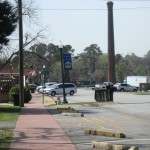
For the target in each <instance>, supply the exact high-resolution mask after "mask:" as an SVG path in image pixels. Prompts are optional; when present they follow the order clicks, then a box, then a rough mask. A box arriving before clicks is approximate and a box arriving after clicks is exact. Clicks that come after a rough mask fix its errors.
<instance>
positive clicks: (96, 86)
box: [92, 82, 114, 90]
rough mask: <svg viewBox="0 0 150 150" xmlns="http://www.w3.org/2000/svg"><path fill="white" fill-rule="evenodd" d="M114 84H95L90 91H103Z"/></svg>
mask: <svg viewBox="0 0 150 150" xmlns="http://www.w3.org/2000/svg"><path fill="white" fill-rule="evenodd" d="M113 85H114V83H112V82H103V84H95V87H92V90H95V88H103V89H105V88H106V86H113Z"/></svg>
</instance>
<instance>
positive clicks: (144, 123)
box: [50, 89, 150, 150]
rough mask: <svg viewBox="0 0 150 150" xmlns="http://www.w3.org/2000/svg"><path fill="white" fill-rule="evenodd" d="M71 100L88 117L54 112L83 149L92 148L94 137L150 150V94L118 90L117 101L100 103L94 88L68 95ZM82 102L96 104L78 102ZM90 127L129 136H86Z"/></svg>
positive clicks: (89, 149) (88, 149)
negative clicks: (85, 132) (96, 100)
mask: <svg viewBox="0 0 150 150" xmlns="http://www.w3.org/2000/svg"><path fill="white" fill-rule="evenodd" d="M67 100H68V102H69V104H70V106H71V107H73V108H75V109H76V110H78V111H79V112H80V113H83V114H84V117H80V115H77V116H72V115H69V116H65V115H63V114H61V113H56V112H55V111H52V110H50V111H51V113H53V116H54V117H55V119H56V120H57V121H58V122H59V123H60V125H61V126H62V127H63V128H64V130H65V131H66V133H67V134H68V135H69V137H70V138H71V140H72V141H73V142H74V143H75V144H76V146H77V148H78V149H79V150H91V149H92V145H91V142H92V141H93V140H94V141H99V142H108V143H112V144H122V145H126V146H129V147H131V146H137V147H139V149H140V150H149V149H150V130H149V128H150V127H149V126H150V125H149V124H150V95H134V94H131V93H123V92H116V93H114V102H106V103H105V102H102V103H99V102H95V100H94V91H92V90H91V89H78V93H77V94H76V95H74V96H67ZM81 102H93V104H83V103H82V104H74V103H81ZM80 113H79V114H80ZM86 129H92V130H103V131H111V132H120V133H124V134H125V135H126V138H122V139H121V138H114V137H105V136H94V135H85V134H84V130H86Z"/></svg>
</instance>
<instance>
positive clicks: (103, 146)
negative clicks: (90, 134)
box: [92, 141, 139, 150]
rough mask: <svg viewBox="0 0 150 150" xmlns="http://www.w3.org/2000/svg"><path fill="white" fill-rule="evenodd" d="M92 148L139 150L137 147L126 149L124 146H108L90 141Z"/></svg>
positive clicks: (107, 144) (102, 149)
mask: <svg viewBox="0 0 150 150" xmlns="http://www.w3.org/2000/svg"><path fill="white" fill-rule="evenodd" d="M92 147H93V148H97V149H101V150H139V148H138V147H135V146H132V147H127V146H125V145H116V144H109V143H105V142H96V141H92Z"/></svg>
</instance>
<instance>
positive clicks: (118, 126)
mask: <svg viewBox="0 0 150 150" xmlns="http://www.w3.org/2000/svg"><path fill="white" fill-rule="evenodd" d="M101 117H102V118H103V119H104V120H107V121H109V122H112V125H113V126H115V127H116V128H118V129H121V130H126V129H125V128H124V127H122V126H121V125H119V124H118V123H117V121H115V120H112V119H108V118H106V117H104V116H101Z"/></svg>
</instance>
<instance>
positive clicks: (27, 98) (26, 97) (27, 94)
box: [9, 84, 32, 103]
mask: <svg viewBox="0 0 150 150" xmlns="http://www.w3.org/2000/svg"><path fill="white" fill-rule="evenodd" d="M19 88H20V87H19V85H18V84H16V85H15V86H13V87H12V88H11V89H10V90H9V99H10V100H11V101H12V100H13V98H14V95H16V94H18V95H19ZM31 99H32V95H31V93H30V88H29V86H25V87H24V103H28V102H29V101H30V100H31Z"/></svg>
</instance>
